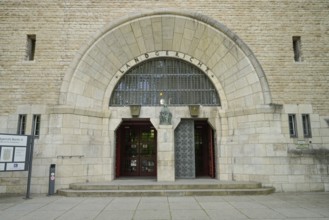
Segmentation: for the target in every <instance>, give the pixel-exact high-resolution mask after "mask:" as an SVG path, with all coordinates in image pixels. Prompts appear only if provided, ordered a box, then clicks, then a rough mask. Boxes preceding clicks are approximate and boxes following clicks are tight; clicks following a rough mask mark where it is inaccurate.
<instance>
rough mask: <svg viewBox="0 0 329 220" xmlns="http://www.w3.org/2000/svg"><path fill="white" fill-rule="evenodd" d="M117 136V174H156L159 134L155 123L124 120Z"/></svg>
mask: <svg viewBox="0 0 329 220" xmlns="http://www.w3.org/2000/svg"><path fill="white" fill-rule="evenodd" d="M116 136H117V137H116V140H117V149H116V150H117V152H116V153H117V156H116V160H117V161H116V176H117V177H119V176H156V169H157V166H156V162H157V160H156V155H157V145H156V143H157V140H156V137H157V134H156V130H155V128H154V127H153V125H152V124H151V123H150V122H149V121H124V122H123V123H122V124H121V126H120V127H119V128H118V130H117V133H116Z"/></svg>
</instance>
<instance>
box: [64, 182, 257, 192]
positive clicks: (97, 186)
mask: <svg viewBox="0 0 329 220" xmlns="http://www.w3.org/2000/svg"><path fill="white" fill-rule="evenodd" d="M261 187H262V184H261V183H259V182H236V181H229V182H209V183H198V182H196V183H176V182H175V183H173V184H169V183H149V184H145V183H142V184H141V183H138V182H136V183H135V184H131V183H129V184H126V183H120V184H117V183H115V184H113V183H112V182H110V183H72V184H70V189H73V190H161V189H165V190H184V189H258V188H261Z"/></svg>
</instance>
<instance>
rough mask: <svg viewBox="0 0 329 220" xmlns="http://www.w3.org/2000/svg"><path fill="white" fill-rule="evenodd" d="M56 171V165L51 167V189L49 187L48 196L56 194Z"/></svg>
mask: <svg viewBox="0 0 329 220" xmlns="http://www.w3.org/2000/svg"><path fill="white" fill-rule="evenodd" d="M55 171H56V164H51V165H50V167H49V187H48V196H50V195H53V194H54V193H55Z"/></svg>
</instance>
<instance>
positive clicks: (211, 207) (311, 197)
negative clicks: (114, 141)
mask: <svg viewBox="0 0 329 220" xmlns="http://www.w3.org/2000/svg"><path fill="white" fill-rule="evenodd" d="M0 196H1V195H0ZM31 197H32V199H28V200H25V199H23V196H21V197H3V196H2V197H0V219H1V220H10V219H15V220H16V219H31V220H37V219H47V220H49V219H69V220H74V219H79V220H80V219H97V220H98V219H106V220H109V219H115V220H120V219H143V220H144V219H197V220H202V219H230V220H231V219H308V220H315V219H318V220H320V219H328V220H329V193H274V194H271V195H266V196H211V197H208V196H195V197H105V198H103V197H92V198H90V197H85V198H81V197H79V198H67V197H62V196H50V197H48V196H45V195H32V196H31Z"/></svg>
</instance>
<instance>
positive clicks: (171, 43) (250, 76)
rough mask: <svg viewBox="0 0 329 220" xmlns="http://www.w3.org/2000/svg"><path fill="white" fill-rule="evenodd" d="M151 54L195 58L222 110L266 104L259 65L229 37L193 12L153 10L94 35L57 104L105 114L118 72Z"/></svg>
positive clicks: (267, 93)
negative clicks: (209, 80)
mask: <svg viewBox="0 0 329 220" xmlns="http://www.w3.org/2000/svg"><path fill="white" fill-rule="evenodd" d="M157 51H162V52H163V53H165V51H171V52H172V53H175V52H177V53H180V54H185V55H186V56H188V57H190V58H193V59H195V62H194V65H196V66H198V64H200V63H202V65H204V66H205V68H206V69H208V71H207V72H209V73H210V74H207V72H206V71H205V70H204V72H205V74H207V75H208V77H210V76H211V77H212V78H211V81H212V82H213V83H214V85H215V87H216V88H217V89H218V93H219V95H220V99H221V103H222V108H223V109H235V108H238V109H239V108H249V107H252V106H256V105H264V104H270V103H271V95H270V90H269V86H268V83H267V79H266V76H265V74H264V71H263V69H262V67H261V65H260V63H259V62H258V60H257V58H256V57H255V55H254V54H253V53H252V51H251V50H250V48H249V47H248V46H247V45H246V44H245V43H244V42H243V41H242V40H241V39H240V38H239V37H238V36H237V35H236V34H235V33H233V32H232V31H230V30H229V29H228V28H227V27H226V26H224V25H223V24H221V23H220V22H218V21H216V20H214V19H212V18H209V17H207V16H205V15H202V14H199V13H191V12H186V11H177V10H159V11H147V12H142V13H138V14H134V15H131V16H126V17H124V18H122V19H118V20H116V21H115V22H111V23H109V24H108V25H106V26H105V27H103V28H102V29H101V30H99V31H98V33H96V34H95V35H94V36H93V37H92V38H91V39H90V41H89V42H88V43H87V44H86V45H85V46H84V47H83V48H81V49H80V50H79V51H78V53H77V55H76V57H75V58H74V60H73V62H72V63H71V65H70V68H69V69H68V71H67V73H66V74H65V77H64V80H63V84H62V87H61V94H60V100H59V104H60V105H65V106H71V107H73V108H87V109H94V110H98V111H99V110H107V109H108V102H109V98H110V95H111V92H112V90H113V89H114V87H115V83H116V82H118V80H119V79H120V77H121V76H122V75H123V74H121V75H120V73H122V71H120V70H122V68H125V67H126V66H127V64H129V63H131V62H133V61H134V60H135V59H137V58H139V57H141V56H143V55H144V54H156V53H157ZM191 63H193V62H191ZM199 68H201V67H200V65H199ZM201 69H202V68H201Z"/></svg>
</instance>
